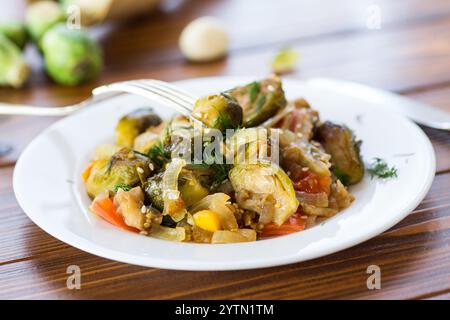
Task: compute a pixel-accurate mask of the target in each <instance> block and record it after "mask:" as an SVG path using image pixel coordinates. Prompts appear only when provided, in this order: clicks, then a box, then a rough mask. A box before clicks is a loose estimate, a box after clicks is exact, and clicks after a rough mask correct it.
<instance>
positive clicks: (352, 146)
mask: <svg viewBox="0 0 450 320" xmlns="http://www.w3.org/2000/svg"><path fill="white" fill-rule="evenodd" d="M316 135H317V139H318V141H320V142H321V143H322V145H323V147H324V148H325V150H326V152H327V153H329V154H330V155H331V163H332V167H331V169H332V171H333V174H334V175H335V176H336V177H337V178H338V179H339V180H341V182H342V183H343V184H344V185H351V184H355V183H358V182H359V181H361V179H362V178H363V176H364V163H363V161H362V159H361V155H360V145H361V141H357V140H356V138H355V136H354V135H353V132H352V131H351V130H350V129H349V128H347V127H346V126H340V125H337V124H334V123H332V122H330V121H326V122H325V123H323V124H322V125H321V126H320V127H319V128H318V130H317V133H316Z"/></svg>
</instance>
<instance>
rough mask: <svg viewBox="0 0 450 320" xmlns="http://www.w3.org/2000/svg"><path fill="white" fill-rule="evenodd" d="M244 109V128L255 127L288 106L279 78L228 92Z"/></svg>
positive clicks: (271, 78)
mask: <svg viewBox="0 0 450 320" xmlns="http://www.w3.org/2000/svg"><path fill="white" fill-rule="evenodd" d="M227 93H229V94H230V95H231V96H233V97H234V98H235V99H236V100H237V102H238V103H239V105H240V106H241V107H242V110H243V113H244V117H243V123H242V124H243V126H244V127H255V126H257V125H259V124H260V123H262V122H264V121H265V120H267V119H269V118H270V117H272V116H273V115H274V114H276V113H277V112H278V111H279V110H280V109H282V108H284V107H285V106H286V103H287V102H286V98H285V96H284V91H283V88H282V86H281V80H280V78H278V77H277V76H271V77H269V78H267V79H264V80H262V81H259V82H257V81H255V82H252V83H250V84H248V85H245V86H243V87H237V88H234V89H231V90H230V91H228V92H227Z"/></svg>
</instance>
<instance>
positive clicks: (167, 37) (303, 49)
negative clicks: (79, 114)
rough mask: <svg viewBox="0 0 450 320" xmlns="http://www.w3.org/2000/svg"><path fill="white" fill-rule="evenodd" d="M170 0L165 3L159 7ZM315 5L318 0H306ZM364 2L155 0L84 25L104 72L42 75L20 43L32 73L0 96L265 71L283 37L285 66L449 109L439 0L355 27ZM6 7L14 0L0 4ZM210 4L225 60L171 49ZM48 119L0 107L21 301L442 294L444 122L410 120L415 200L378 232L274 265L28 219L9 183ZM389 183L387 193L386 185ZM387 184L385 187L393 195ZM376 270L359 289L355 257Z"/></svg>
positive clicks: (387, 11)
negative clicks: (204, 266)
mask: <svg viewBox="0 0 450 320" xmlns="http://www.w3.org/2000/svg"><path fill="white" fill-rule="evenodd" d="M172 3H177V5H176V6H172V5H171V4H172ZM318 3H320V4H318ZM373 3H374V1H358V0H354V1H352V0H345V1H333V0H328V1H321V2H317V1H313V0H271V1H267V0H265V1H260V0H246V1H237V0H236V1H219V0H210V1H207V0H191V1H181V2H179V3H178V1H175V2H174V1H166V2H165V4H164V5H163V7H162V8H161V9H160V10H158V12H156V13H153V14H150V15H146V16H143V17H141V18H139V19H136V20H134V21H130V22H127V23H120V24H118V23H117V24H108V25H103V26H99V27H95V28H94V29H93V30H92V32H93V34H94V35H95V36H96V37H98V38H99V39H100V41H101V43H102V46H103V48H104V54H105V63H106V65H105V70H104V72H103V73H102V76H101V77H100V78H99V79H98V80H96V81H94V82H91V83H88V84H85V85H82V86H79V87H74V88H67V87H61V86H58V85H55V84H53V83H52V82H51V81H50V80H49V79H47V78H46V76H45V75H44V74H43V72H42V68H43V65H42V61H41V59H40V57H39V55H38V54H37V53H36V50H34V49H33V48H29V49H28V50H27V52H26V55H27V58H28V59H29V60H30V61H32V67H33V74H32V78H31V81H30V83H29V84H28V85H27V87H26V88H23V89H20V90H14V89H5V88H3V89H0V101H2V102H3V101H5V102H13V103H30V104H35V105H49V106H59V105H64V104H69V103H74V102H78V101H80V100H82V99H85V98H87V97H88V96H89V93H90V90H91V89H92V88H94V87H95V86H98V85H100V84H104V83H108V82H112V81H117V80H126V79H134V78H159V79H163V80H178V79H185V78H191V77H201V76H212V75H255V76H260V75H265V74H267V73H269V71H270V70H269V69H268V62H269V60H270V58H271V57H272V56H273V55H274V53H275V52H276V51H277V50H278V49H279V48H281V47H283V46H287V45H289V46H292V47H294V48H295V49H297V50H298V51H299V52H300V54H301V61H300V64H299V67H298V69H297V70H296V72H294V73H292V74H290V75H289V77H293V78H299V79H305V78H309V77H315V76H328V77H336V78H341V79H347V80H352V81H358V82H361V83H365V84H368V85H372V86H376V87H379V88H383V89H386V90H391V91H394V92H398V93H400V94H404V95H406V96H409V97H411V98H414V99H417V100H420V101H424V102H426V103H429V104H431V105H434V106H435V107H437V108H442V109H444V110H447V111H450V40H449V39H450V3H449V2H448V0H432V1H421V0H398V1H390V0H379V1H376V4H377V5H378V6H379V7H380V9H381V18H382V20H381V29H379V30H368V29H367V27H366V10H367V6H368V5H371V4H373ZM8 6H9V7H8V10H9V11H10V12H16V13H18V14H19V15H20V10H21V9H20V8H21V6H20V5H18V4H17V2H11V3H10V4H8ZM202 15H213V16H217V17H219V18H220V19H222V20H223V21H224V23H225V24H226V26H227V27H228V29H229V32H230V36H231V39H232V41H231V49H230V54H229V55H228V57H227V58H226V59H222V60H220V61H216V62H212V63H207V64H192V63H188V62H186V61H185V60H184V59H183V58H182V56H181V54H180V52H179V51H178V48H177V39H178V36H179V33H180V31H181V30H182V28H183V26H184V25H186V23H188V22H189V21H190V20H192V19H194V18H196V17H198V16H202ZM53 121H55V119H51V118H44V119H43V118H40V119H38V118H27V117H3V118H0V142H2V143H8V144H10V145H11V146H13V147H14V150H13V152H12V153H11V154H9V155H8V156H6V157H3V158H0V219H1V223H0V298H15V299H16V298H31V299H39V298H45V299H57V298H68V299H91V298H111V299H129V298H138V299H165V298H177V299H180V298H189V299H200V298H206V299H214V298H224V299H238V298H248V299H259V298H261V299H278V298H279V299H345V298H354V299H367V298H369V299H418V298H419V299H449V297H450V133H449V132H444V131H438V130H433V129H428V128H424V131H425V132H426V134H427V135H428V136H429V138H430V139H431V141H432V143H433V145H434V148H435V151H436V158H437V173H436V178H435V180H434V182H433V186H432V188H431V190H430V192H429V194H428V195H427V197H426V198H425V199H424V200H423V202H422V203H421V204H420V205H419V206H418V207H417V208H416V209H415V210H414V211H413V212H412V213H411V214H410V215H409V216H408V217H407V218H406V219H405V220H403V221H402V222H400V223H399V224H398V225H396V226H395V227H393V228H392V229H391V230H388V231H386V232H385V233H383V234H381V235H379V236H378V237H375V238H374V239H371V240H369V241H367V242H365V243H362V244H360V245H358V246H355V247H353V248H350V249H347V250H345V251H342V252H339V253H336V254H333V255H330V256H327V257H323V258H320V259H315V260H312V261H308V262H303V263H298V264H292V265H288V266H282V267H276V268H269V269H261V270H247V271H233V272H181V271H168V270H158V269H150V268H142V267H137V266H132V265H127V264H122V263H118V262H114V261H110V260H106V259H103V258H99V257H96V256H93V255H90V254H88V253H85V252H82V251H80V250H78V249H75V248H72V247H70V246H68V245H66V244H64V243H62V242H61V241H59V240H56V239H55V238H53V237H51V236H49V235H48V234H46V233H45V232H44V231H42V230H41V229H39V228H38V227H37V226H35V225H34V224H33V223H32V222H31V221H30V220H29V219H28V218H27V216H26V215H25V214H24V213H23V211H22V210H21V208H20V207H19V205H18V204H17V202H16V200H15V197H14V193H13V190H12V173H13V169H14V163H15V161H16V159H17V157H18V155H19V154H20V152H21V150H22V149H23V147H24V146H25V145H26V144H27V143H28V142H29V141H30V139H32V138H33V137H34V136H35V135H36V134H37V133H38V132H40V131H41V130H42V129H43V128H45V127H47V126H48V125H50V124H51V123H52V122H53ZM399 192H401V191H400V190H399ZM394 196H395V195H394ZM372 264H375V265H378V266H380V268H381V277H382V278H381V279H382V280H381V289H380V290H368V289H367V286H366V280H367V277H368V274H367V273H366V269H367V267H368V266H369V265H372ZM69 265H78V266H80V268H81V271H82V288H81V290H69V289H67V287H66V280H67V276H68V275H67V274H66V268H67V267H68V266H69Z"/></svg>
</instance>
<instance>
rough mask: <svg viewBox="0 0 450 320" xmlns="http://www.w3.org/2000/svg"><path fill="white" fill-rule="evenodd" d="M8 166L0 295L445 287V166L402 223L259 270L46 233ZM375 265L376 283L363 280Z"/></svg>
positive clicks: (292, 294)
mask: <svg viewBox="0 0 450 320" xmlns="http://www.w3.org/2000/svg"><path fill="white" fill-rule="evenodd" d="M11 171H12V170H11V168H3V169H0V178H1V179H0V181H2V182H1V183H0V199H1V201H0V203H1V205H0V218H1V219H2V221H3V223H2V226H1V231H0V242H1V243H2V250H1V252H0V274H2V277H0V298H50V299H54V298H69V299H81V298H84V299H91V298H117V297H127V298H189V299H191V298H192V299H198V298H209V299H212V298H223V299H225V298H226V299H229V298H231V299H237V298H248V299H257V298H260V299H275V298H276V299H278V298H282V299H305V298H321V299H322V298H401V299H406V298H415V297H428V296H433V293H434V292H445V291H446V290H450V281H449V280H450V265H449V264H450V246H449V244H450V197H449V190H450V173H446V174H441V175H438V176H437V177H436V179H435V181H434V183H433V186H432V188H431V190H430V192H429V194H428V195H427V197H426V198H425V199H424V201H423V202H422V203H421V205H420V206H419V207H418V208H417V209H416V210H414V212H413V213H412V214H411V215H410V216H408V217H407V218H406V219H405V220H403V221H402V222H401V223H399V224H398V225H396V226H395V227H394V228H392V229H391V230H389V231H387V232H385V233H384V234H382V235H381V236H378V237H376V238H374V239H372V240H369V241H367V242H365V243H363V244H360V245H358V246H356V247H353V248H350V249H348V250H345V251H343V252H340V253H336V254H333V255H330V256H327V257H323V258H320V259H316V260H312V261H307V262H304V263H297V264H292V265H288V266H283V267H276V268H268V269H262V270H247V271H236V272H181V271H168V270H158V269H151V268H142V267H137V266H131V265H126V264H121V263H116V262H113V261H109V260H106V259H103V258H98V257H95V256H92V255H90V254H87V253H84V252H81V251H79V250H78V249H75V248H72V247H70V246H68V245H65V244H63V243H61V242H60V241H58V240H56V239H54V238H52V237H50V236H49V235H47V234H45V233H44V232H43V231H41V230H40V229H39V228H38V227H36V226H35V225H33V224H32V222H30V221H29V219H28V218H27V217H26V216H25V215H24V214H23V213H22V212H21V210H20V209H19V208H18V206H17V204H15V200H14V199H13V195H12V192H11V191H10V186H9V185H8V183H10V182H9V181H10V179H9V178H10V177H11ZM5 178H6V179H5ZM372 264H375V265H378V266H380V268H381V272H382V289H381V290H375V291H369V290H368V289H367V287H366V280H367V277H368V275H367V274H366V269H367V267H368V266H369V265H372ZM69 265H78V266H80V268H81V272H82V289H81V290H68V289H67V288H66V280H67V274H66V268H67V267H68V266H69ZM136 283H139V286H136V285H135V284H136ZM193 283H195V286H193V285H192V284H193ZM131 287H133V290H130V288H131Z"/></svg>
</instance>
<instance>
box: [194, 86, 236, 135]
mask: <svg viewBox="0 0 450 320" xmlns="http://www.w3.org/2000/svg"><path fill="white" fill-rule="evenodd" d="M192 116H193V117H194V118H196V119H198V120H200V121H201V122H203V123H204V124H205V125H206V126H207V127H209V128H214V129H218V130H221V131H224V130H225V129H235V128H237V127H239V126H240V125H241V124H242V108H241V106H240V105H239V104H238V103H237V101H236V100H235V99H234V98H233V97H231V96H230V95H228V94H225V93H221V94H215V95H210V96H207V97H203V98H200V99H198V100H197V102H196V103H195V105H194V110H193V111H192Z"/></svg>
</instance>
